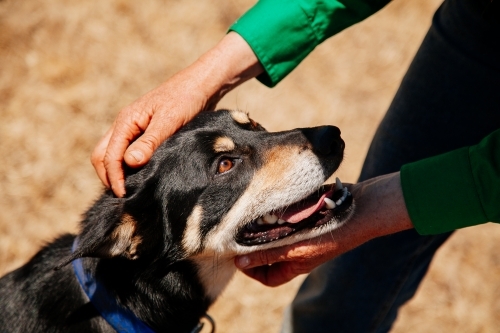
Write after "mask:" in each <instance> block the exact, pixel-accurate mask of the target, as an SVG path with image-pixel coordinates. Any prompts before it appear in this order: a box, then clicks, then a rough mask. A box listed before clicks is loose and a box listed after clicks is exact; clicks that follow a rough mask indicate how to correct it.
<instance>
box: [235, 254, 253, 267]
mask: <svg viewBox="0 0 500 333" xmlns="http://www.w3.org/2000/svg"><path fill="white" fill-rule="evenodd" d="M248 265H250V258H248V257H247V256H241V257H238V259H236V266H238V267H239V268H245V267H247V266H248Z"/></svg>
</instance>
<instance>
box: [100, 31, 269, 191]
mask: <svg viewBox="0 0 500 333" xmlns="http://www.w3.org/2000/svg"><path fill="white" fill-rule="evenodd" d="M262 71H263V68H262V66H261V65H260V63H259V61H258V59H257V57H256V56H255V54H254V53H253V51H252V50H251V48H250V47H249V46H248V44H247V43H246V42H245V40H244V39H243V38H241V37H240V36H239V35H238V34H236V33H234V32H230V33H229V34H227V35H226V36H225V37H224V38H223V39H222V40H221V42H219V43H218V44H217V45H216V46H215V47H214V48H213V49H211V50H209V51H208V52H207V53H205V54H204V55H203V56H202V57H200V59H198V60H197V61H196V62H195V63H193V64H192V65H191V66H189V67H187V68H186V69H184V70H182V71H181V72H179V73H177V74H175V75H174V76H173V77H171V78H170V79H168V80H167V81H166V82H164V83H163V84H162V85H160V86H159V87H157V88H156V89H153V90H152V91H150V92H148V93H147V94H145V95H144V96H142V97H140V98H139V99H138V100H136V101H135V102H133V103H132V104H131V105H129V106H127V107H125V108H124V109H122V110H121V111H120V112H119V114H118V116H117V118H116V120H115V121H114V122H113V125H112V126H111V128H110V129H109V130H108V131H107V132H106V134H105V135H104V136H103V137H102V139H101V140H100V141H99V143H98V144H97V146H96V147H95V148H94V151H93V153H92V156H91V162H92V164H93V166H94V168H95V170H96V172H97V175H98V176H99V178H100V179H101V181H102V182H103V183H104V185H106V186H107V187H111V189H112V190H113V192H114V193H115V194H116V195H117V196H118V197H122V196H124V195H125V185H124V184H125V180H124V174H123V162H125V163H126V164H127V165H128V166H130V167H133V168H137V167H141V166H143V165H144V164H146V163H147V162H148V161H149V159H150V158H151V156H152V155H153V152H154V151H155V150H156V148H158V146H159V145H160V144H161V143H162V142H163V141H164V140H165V139H167V138H168V137H169V136H170V135H172V134H173V133H175V132H176V131H177V130H178V129H179V128H180V127H182V126H183V125H185V124H186V123H187V122H189V121H190V120H191V119H193V118H194V116H195V115H196V114H198V113H199V112H200V111H203V110H213V109H214V108H215V106H216V104H217V103H218V102H219V100H220V99H221V98H222V97H223V96H224V95H225V94H226V93H227V92H228V91H230V90H231V89H233V88H234V87H236V86H238V85H239V84H241V83H243V82H245V81H246V80H248V79H250V78H252V77H255V76H257V75H259V74H260V73H261V72H262ZM134 140H135V141H134Z"/></svg>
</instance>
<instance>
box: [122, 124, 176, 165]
mask: <svg viewBox="0 0 500 333" xmlns="http://www.w3.org/2000/svg"><path fill="white" fill-rule="evenodd" d="M174 124H175V125H174ZM176 125H177V124H176V123H175V122H169V121H151V123H150V124H149V126H148V127H147V129H146V131H145V132H144V134H142V135H141V136H140V137H139V138H138V139H137V140H135V141H134V142H133V143H132V144H131V145H130V146H129V147H128V149H127V150H126V152H125V155H124V160H125V163H127V165H129V166H130V167H132V168H137V167H140V166H143V165H144V164H146V163H147V162H148V161H149V160H150V159H151V156H152V155H153V153H154V151H155V150H156V149H157V148H158V146H159V145H160V144H161V143H162V142H163V141H165V140H166V139H167V138H168V137H169V136H170V135H172V134H173V133H174V132H175V131H176V130H177V129H178V128H179V127H180V126H181V125H182V124H179V125H177V126H176Z"/></svg>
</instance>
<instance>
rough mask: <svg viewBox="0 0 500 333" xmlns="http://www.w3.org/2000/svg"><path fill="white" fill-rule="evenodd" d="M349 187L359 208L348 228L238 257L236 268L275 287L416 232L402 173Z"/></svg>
mask: <svg viewBox="0 0 500 333" xmlns="http://www.w3.org/2000/svg"><path fill="white" fill-rule="evenodd" d="M347 187H348V188H349V191H350V192H351V194H352V196H353V198H354V200H355V204H356V208H355V211H354V215H353V217H352V218H351V219H350V220H349V221H347V223H346V224H345V225H343V226H341V227H340V228H338V229H336V230H333V231H332V232H330V233H327V234H325V235H322V236H320V237H317V238H313V239H309V240H305V241H302V242H299V243H296V244H292V245H288V246H284V247H280V248H274V249H270V250H266V251H260V252H254V253H250V254H247V255H244V256H239V257H236V259H235V264H236V266H237V267H238V268H239V269H241V270H242V272H243V273H245V274H246V275H248V276H249V277H251V278H253V279H255V280H257V281H260V282H261V283H263V284H264V285H267V286H270V287H275V286H279V285H281V284H283V283H286V282H288V281H290V280H291V279H293V278H294V277H296V276H298V275H301V274H306V273H309V272H310V271H312V270H313V269H314V268H316V267H317V266H319V265H321V264H323V263H325V262H326V261H328V260H330V259H333V258H335V257H337V256H338V255H340V254H342V253H344V252H347V251H349V250H352V249H353V248H355V247H357V246H359V245H361V244H363V243H365V242H367V241H369V240H370V239H373V238H376V237H380V236H384V235H388V234H392V233H395V232H398V231H402V230H406V229H411V228H413V225H412V224H411V221H410V218H409V216H408V212H407V210H406V205H405V202H404V198H403V193H402V190H401V183H400V178H399V172H396V173H393V174H389V175H385V176H380V177H377V178H373V179H369V180H367V181H364V182H361V183H358V184H354V185H347Z"/></svg>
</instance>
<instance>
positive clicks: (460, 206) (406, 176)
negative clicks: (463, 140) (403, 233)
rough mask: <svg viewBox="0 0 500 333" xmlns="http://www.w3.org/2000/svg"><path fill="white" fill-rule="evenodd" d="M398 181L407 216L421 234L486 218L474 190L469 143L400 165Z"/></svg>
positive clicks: (434, 232)
mask: <svg viewBox="0 0 500 333" xmlns="http://www.w3.org/2000/svg"><path fill="white" fill-rule="evenodd" d="M401 185H402V188H403V196H404V199H405V203H406V207H407V209H408V213H409V215H410V219H411V221H412V223H413V225H414V226H415V229H416V230H417V232H418V233H419V234H421V235H432V234H440V233H444V232H448V231H452V230H455V229H459V228H464V227H468V226H472V225H477V224H481V223H485V222H488V219H487V217H486V215H485V213H484V211H483V208H482V205H481V200H480V198H479V196H478V193H477V191H476V186H475V181H474V176H473V173H472V169H471V163H470V157H469V147H466V148H461V149H458V150H455V151H452V152H449V153H446V154H442V155H438V156H435V157H432V158H428V159H424V160H421V161H418V162H414V163H410V164H406V165H404V166H403V167H402V168H401Z"/></svg>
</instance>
